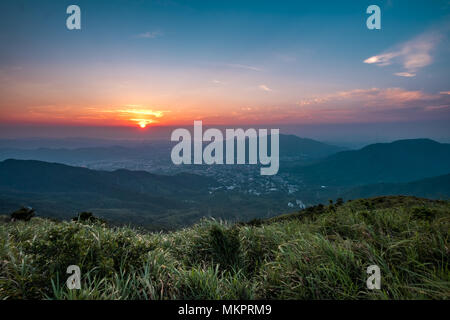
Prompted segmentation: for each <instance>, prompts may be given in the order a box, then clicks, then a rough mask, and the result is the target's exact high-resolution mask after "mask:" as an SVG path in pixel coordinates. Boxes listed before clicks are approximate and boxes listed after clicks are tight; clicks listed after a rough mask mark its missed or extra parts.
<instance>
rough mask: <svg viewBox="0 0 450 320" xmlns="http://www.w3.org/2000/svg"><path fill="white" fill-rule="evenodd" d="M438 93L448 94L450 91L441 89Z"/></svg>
mask: <svg viewBox="0 0 450 320" xmlns="http://www.w3.org/2000/svg"><path fill="white" fill-rule="evenodd" d="M439 94H449V95H450V91H441V92H439Z"/></svg>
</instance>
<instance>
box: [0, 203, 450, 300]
mask: <svg viewBox="0 0 450 320" xmlns="http://www.w3.org/2000/svg"><path fill="white" fill-rule="evenodd" d="M449 227H450V203H449V202H444V201H431V200H427V199H419V198H414V197H400V196H399V197H379V198H373V199H361V200H356V201H351V202H347V203H345V204H335V205H332V204H331V205H327V206H315V207H312V208H309V209H307V210H303V211H301V212H299V213H295V214H291V215H283V216H279V217H275V218H271V219H268V220H254V221H251V222H249V223H239V224H229V223H227V222H223V221H215V220H203V221H202V222H200V223H198V224H197V225H194V226H192V227H189V228H186V229H182V230H178V231H175V232H171V233H145V232H144V231H139V230H135V229H132V228H129V227H120V228H118V227H116V228H112V227H108V226H106V225H105V224H102V223H98V222H95V223H80V222H57V221H50V220H47V219H42V218H33V219H32V220H31V221H28V222H19V221H16V222H6V221H4V220H3V222H0V299H449V298H450V273H449V244H448V236H449V229H450V228H449ZM372 264H376V265H378V266H379V267H380V269H381V290H369V289H367V287H366V279H367V277H368V275H367V274H366V269H367V267H368V266H369V265H372ZM69 265H78V266H79V267H80V268H81V274H82V279H81V289H80V290H69V289H68V288H67V287H66V285H65V281H66V279H67V277H68V276H69V275H68V274H66V268H67V267H68V266H69Z"/></svg>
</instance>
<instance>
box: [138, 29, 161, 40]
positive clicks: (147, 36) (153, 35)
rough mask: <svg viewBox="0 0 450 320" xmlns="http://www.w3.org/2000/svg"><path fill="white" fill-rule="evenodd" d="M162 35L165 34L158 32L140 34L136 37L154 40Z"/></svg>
mask: <svg viewBox="0 0 450 320" xmlns="http://www.w3.org/2000/svg"><path fill="white" fill-rule="evenodd" d="M162 35H163V33H162V32H161V31H159V30H158V31H147V32H144V33H140V34H138V35H136V36H135V37H136V38H142V39H154V38H157V37H160V36H162Z"/></svg>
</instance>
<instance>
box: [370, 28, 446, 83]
mask: <svg viewBox="0 0 450 320" xmlns="http://www.w3.org/2000/svg"><path fill="white" fill-rule="evenodd" d="M440 38H441V35H440V34H439V33H437V32H430V33H425V34H422V35H420V36H418V37H416V38H414V39H412V40H410V41H408V42H405V43H402V44H401V45H399V46H396V47H394V48H393V49H391V50H388V51H386V52H384V53H380V54H378V55H375V56H372V57H370V58H367V59H366V60H364V63H368V64H375V65H377V66H380V67H384V66H388V65H394V64H400V65H401V66H402V67H403V68H404V71H402V72H397V73H394V75H396V76H400V77H414V76H415V75H416V72H417V71H418V70H419V69H421V68H423V67H426V66H428V65H430V64H431V63H432V62H433V56H432V51H433V49H434V48H435V47H436V45H437V44H438V42H439V40H440Z"/></svg>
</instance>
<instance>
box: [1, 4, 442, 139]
mask: <svg viewBox="0 0 450 320" xmlns="http://www.w3.org/2000/svg"><path fill="white" fill-rule="evenodd" d="M71 4H77V5H79V6H80V8H81V20H82V22H81V27H82V29H81V30H73V31H69V30H67V28H66V24H65V20H66V18H67V16H68V15H67V14H66V8H67V6H69V5H71ZM371 4H378V5H379V6H380V7H381V11H382V20H381V21H382V22H381V26H382V29H381V30H368V29H367V27H366V22H365V21H366V19H367V17H368V16H369V15H368V14H366V13H365V11H366V8H367V7H368V6H369V5H371ZM449 17H450V1H447V0H442V1H439V0H432V1H400V0H390V1H389V0H383V1H273V0H272V1H242V0H240V1H230V0H229V1H194V0H192V1H176V0H167V1H164V0H159V1H137V0H133V1H117V0H108V1H94V0H89V1H63V0H58V1H56V0H55V1H21V0H14V1H12V0H7V1H1V4H0V41H1V50H0V127H1V126H3V127H20V126H27V125H34V126H36V125H40V126H47V127H51V126H63V125H70V126H76V127H78V128H82V127H83V126H89V127H95V126H99V127H108V126H111V127H117V126H132V127H134V128H138V127H139V126H142V127H144V126H145V127H150V126H166V125H167V126H176V125H192V123H193V121H194V120H203V121H204V123H206V124H209V125H215V124H217V125H253V124H254V125H263V124H264V125H290V126H292V125H299V126H301V125H308V126H311V125H315V124H317V125H324V124H327V125H331V124H336V125H340V124H349V125H355V124H364V123H372V124H376V123H379V124H385V123H392V122H400V123H420V124H418V125H423V126H427V128H429V129H430V130H431V131H432V130H433V127H434V126H435V125H434V123H435V122H436V123H441V127H442V122H443V121H449V120H450V72H449V71H450V43H449V34H450V19H449ZM419 129H420V130H423V128H419ZM80 130H82V129H80ZM431 131H430V132H431ZM447 133H448V136H449V137H450V130H449V131H448V132H447Z"/></svg>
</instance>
